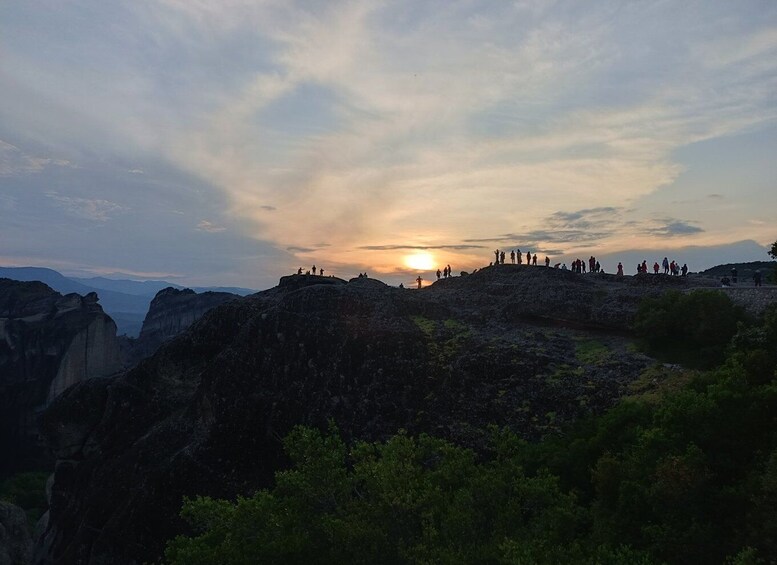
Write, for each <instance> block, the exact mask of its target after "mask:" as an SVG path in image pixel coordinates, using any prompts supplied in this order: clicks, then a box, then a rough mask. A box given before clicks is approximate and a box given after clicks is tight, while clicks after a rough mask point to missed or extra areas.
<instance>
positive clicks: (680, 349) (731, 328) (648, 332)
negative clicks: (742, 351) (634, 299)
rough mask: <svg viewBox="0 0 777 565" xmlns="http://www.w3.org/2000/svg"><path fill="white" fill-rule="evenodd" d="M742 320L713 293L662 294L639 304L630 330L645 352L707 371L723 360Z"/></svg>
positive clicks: (723, 298) (721, 296) (726, 300)
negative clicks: (637, 337) (641, 343)
mask: <svg viewBox="0 0 777 565" xmlns="http://www.w3.org/2000/svg"><path fill="white" fill-rule="evenodd" d="M743 320H745V314H744V312H743V310H742V309H741V308H739V307H738V306H735V305H734V303H733V302H731V300H730V299H729V297H728V296H727V295H726V294H724V293H722V292H719V291H716V290H695V291H692V292H690V293H688V294H684V293H681V292H678V291H669V292H666V293H665V294H664V295H662V296H661V297H659V298H646V299H644V300H643V301H642V303H641V304H640V306H639V309H638V311H637V315H636V318H635V321H634V330H635V332H636V333H637V335H638V336H639V337H640V338H641V339H642V340H643V342H644V344H645V345H646V349H647V350H648V352H650V353H651V354H654V355H657V356H658V357H660V358H663V359H665V360H668V361H673V362H679V363H684V364H686V365H689V366H693V367H700V368H711V367H714V366H715V365H718V364H720V363H721V362H722V361H723V359H724V358H725V351H726V346H727V345H728V343H729V341H730V340H731V338H732V337H733V336H734V334H735V333H736V332H737V324H738V322H740V321H743Z"/></svg>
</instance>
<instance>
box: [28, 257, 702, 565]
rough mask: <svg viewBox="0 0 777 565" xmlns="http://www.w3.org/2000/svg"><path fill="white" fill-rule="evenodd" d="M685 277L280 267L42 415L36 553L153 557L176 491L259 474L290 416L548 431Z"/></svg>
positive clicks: (377, 435)
mask: <svg viewBox="0 0 777 565" xmlns="http://www.w3.org/2000/svg"><path fill="white" fill-rule="evenodd" d="M693 284H694V282H693V281H691V280H690V279H689V278H680V277H665V276H663V275H661V276H647V275H646V276H638V277H625V278H624V277H621V278H619V277H615V276H612V275H586V276H580V275H575V274H573V273H571V272H565V271H561V270H555V269H546V268H542V267H526V266H512V265H505V266H497V267H490V268H486V269H483V270H480V271H477V272H475V273H473V274H471V275H469V276H466V277H458V278H451V279H445V280H442V281H439V282H437V283H435V284H434V285H432V286H431V287H428V288H425V289H423V290H420V291H416V290H401V289H396V288H391V287H388V286H386V285H385V284H383V283H381V282H379V281H376V280H372V279H366V278H362V279H353V280H352V281H350V282H349V283H346V282H345V281H342V280H339V279H335V278H324V277H316V276H304V275H301V276H291V277H284V278H283V279H282V280H281V283H280V285H279V286H278V287H276V288H274V289H270V290H267V291H264V292H261V293H257V294H255V295H252V296H249V297H246V298H242V299H239V300H234V301H230V302H228V303H225V304H223V305H221V306H220V307H218V308H216V309H214V310H212V311H210V312H208V313H207V314H206V315H205V316H204V317H203V318H202V319H200V320H198V321H197V322H195V323H194V324H193V325H192V326H191V327H190V328H189V329H188V330H187V331H185V332H184V333H182V334H181V335H179V336H178V337H177V338H175V339H173V340H172V341H170V342H168V343H166V344H165V345H163V346H162V347H161V348H160V349H159V350H158V351H157V353H156V354H155V355H154V356H153V357H152V358H150V359H147V360H146V361H144V362H142V363H141V364H140V365H139V366H137V367H136V368H135V369H133V370H131V371H129V372H128V373H127V374H126V375H124V376H122V377H120V378H117V379H111V380H99V379H98V380H91V381H87V382H83V383H81V384H79V385H78V386H76V387H74V388H71V389H69V390H68V391H66V392H65V394H63V395H62V396H61V397H60V398H59V399H57V401H56V402H54V403H53V405H52V406H51V407H50V409H49V410H48V411H47V412H46V414H45V418H44V428H45V433H46V435H47V437H48V439H49V441H50V442H51V445H52V446H53V448H54V450H55V452H56V453H57V456H58V459H59V461H58V464H57V468H56V473H55V480H54V483H53V488H52V497H51V508H50V514H49V517H48V522H47V524H46V529H45V532H44V534H43V536H42V539H41V540H40V541H39V544H40V545H39V550H38V555H37V561H36V562H39V563H90V564H108V563H111V564H123V563H142V562H144V561H153V560H155V559H157V558H158V557H159V555H160V554H161V551H162V549H163V547H164V543H165V540H167V539H169V538H170V537H172V536H173V535H175V534H176V533H178V532H180V531H182V529H183V527H184V526H183V524H182V522H181V521H180V519H179V518H178V516H177V515H178V511H179V509H180V505H181V500H182V497H183V496H187V495H188V496H192V495H196V494H203V495H212V496H219V497H230V498H231V497H234V496H236V495H238V494H250V493H252V492H254V491H255V490H256V489H258V488H261V487H263V486H266V485H268V484H269V483H270V481H271V480H272V474H273V472H274V471H275V470H276V469H278V468H279V467H282V466H283V465H284V463H285V462H284V459H283V456H282V452H281V447H280V439H281V438H282V437H283V436H284V435H285V434H286V433H287V432H288V431H289V430H290V428H291V427H292V426H293V425H295V424H307V425H312V426H326V424H327V421H328V419H333V420H334V421H335V422H336V423H337V425H338V426H339V428H340V430H341V432H342V434H343V435H344V436H345V437H346V438H349V439H353V438H359V439H373V440H377V439H383V438H386V437H388V436H390V435H392V434H394V433H396V432H397V430H398V429H400V428H404V429H406V430H408V431H409V432H410V433H418V432H422V431H427V432H431V433H433V434H436V435H439V436H442V437H447V438H451V439H453V440H455V441H457V442H460V443H463V444H465V445H470V446H473V447H475V448H479V447H481V446H482V445H483V444H484V441H485V437H486V432H485V431H484V427H485V426H487V425H488V424H492V423H493V424H497V425H501V426H509V427H510V428H512V429H513V430H515V431H517V432H519V433H521V434H523V435H524V436H525V437H527V438H537V437H540V436H542V435H545V434H552V433H556V432H557V431H558V429H559V427H560V426H561V425H563V424H564V423H565V422H569V421H571V420H573V419H575V418H578V417H580V416H581V415H584V414H588V413H590V412H599V411H601V410H603V409H605V408H606V407H608V406H610V405H611V404H612V403H613V402H615V400H616V399H617V398H619V397H620V396H622V394H623V393H624V391H625V390H626V387H627V385H628V384H629V383H630V382H631V381H632V380H633V379H635V378H636V377H637V376H638V375H639V374H640V372H641V371H642V370H643V369H644V368H645V367H646V366H647V365H648V364H649V363H650V362H651V360H650V359H648V358H646V357H644V356H641V355H636V354H634V353H631V348H630V347H628V345H629V341H628V339H627V338H626V337H624V335H626V334H627V333H628V327H629V324H630V322H631V320H632V319H633V316H634V313H635V311H636V308H637V304H638V302H639V300H640V299H641V297H643V296H645V295H657V294H660V293H661V292H664V291H665V290H666V289H668V288H677V289H687V288H690V287H691V286H692V285H693Z"/></svg>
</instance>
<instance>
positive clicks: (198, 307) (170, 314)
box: [134, 287, 240, 360]
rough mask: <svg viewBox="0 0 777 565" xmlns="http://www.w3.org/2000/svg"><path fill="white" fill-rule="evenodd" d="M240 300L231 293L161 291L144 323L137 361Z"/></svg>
mask: <svg viewBox="0 0 777 565" xmlns="http://www.w3.org/2000/svg"><path fill="white" fill-rule="evenodd" d="M236 298H240V297H239V296H238V295H237V294H231V293H229V292H202V293H199V294H198V293H196V292H195V291H193V290H191V289H189V288H185V289H182V290H179V289H176V288H173V287H168V288H165V289H162V290H160V291H159V292H158V293H157V294H156V296H155V297H154V299H153V300H152V301H151V304H150V306H149V309H148V313H147V314H146V317H145V319H144V320H143V327H142V329H141V330H140V336H139V337H138V339H137V341H136V343H135V345H134V348H135V352H134V354H135V358H136V359H137V360H140V359H143V358H145V357H148V356H149V355H151V354H153V353H154V351H156V350H157V348H158V347H159V346H160V345H162V344H163V343H164V342H166V341H169V340H170V339H172V338H174V337H175V336H177V335H178V334H180V333H181V332H182V331H184V330H185V329H186V328H188V327H189V326H191V325H192V324H193V323H194V322H195V321H197V320H199V319H200V318H202V316H203V315H204V314H205V313H206V312H208V311H209V310H212V309H213V308H215V307H216V306H219V305H221V304H223V303H225V302H228V301H230V300H234V299H236Z"/></svg>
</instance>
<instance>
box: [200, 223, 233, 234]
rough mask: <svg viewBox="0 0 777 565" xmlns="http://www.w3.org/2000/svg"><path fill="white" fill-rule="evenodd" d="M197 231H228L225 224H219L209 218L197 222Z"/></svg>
mask: <svg viewBox="0 0 777 565" xmlns="http://www.w3.org/2000/svg"><path fill="white" fill-rule="evenodd" d="M197 231H204V232H207V233H221V232H223V231H227V228H225V227H224V226H218V225H216V224H214V223H212V222H210V221H208V220H202V221H200V223H199V224H197Z"/></svg>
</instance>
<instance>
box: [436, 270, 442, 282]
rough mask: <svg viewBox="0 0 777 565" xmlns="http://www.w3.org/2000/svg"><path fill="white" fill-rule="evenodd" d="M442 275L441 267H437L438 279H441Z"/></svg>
mask: <svg viewBox="0 0 777 565" xmlns="http://www.w3.org/2000/svg"><path fill="white" fill-rule="evenodd" d="M441 276H442V271H440V269H437V280H438V281H439V280H440V277H441Z"/></svg>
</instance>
